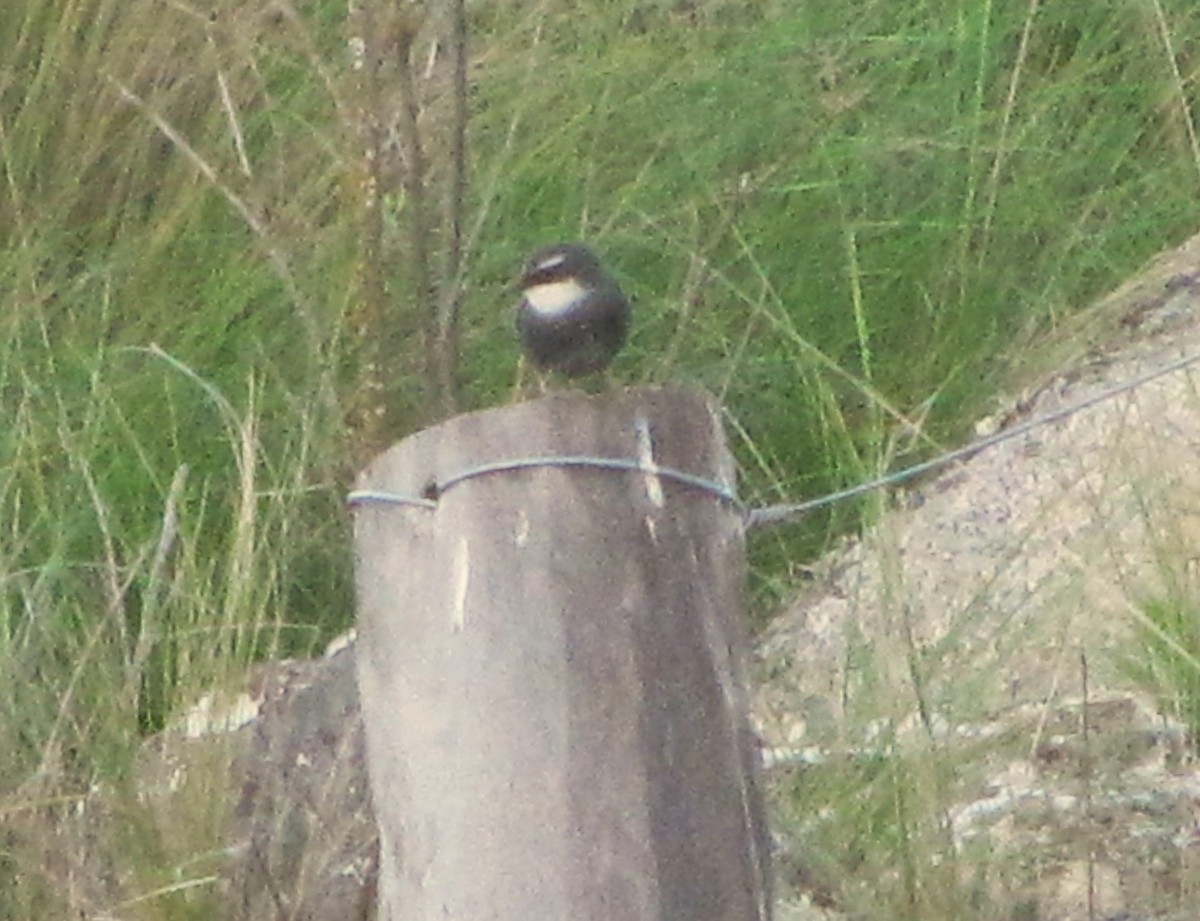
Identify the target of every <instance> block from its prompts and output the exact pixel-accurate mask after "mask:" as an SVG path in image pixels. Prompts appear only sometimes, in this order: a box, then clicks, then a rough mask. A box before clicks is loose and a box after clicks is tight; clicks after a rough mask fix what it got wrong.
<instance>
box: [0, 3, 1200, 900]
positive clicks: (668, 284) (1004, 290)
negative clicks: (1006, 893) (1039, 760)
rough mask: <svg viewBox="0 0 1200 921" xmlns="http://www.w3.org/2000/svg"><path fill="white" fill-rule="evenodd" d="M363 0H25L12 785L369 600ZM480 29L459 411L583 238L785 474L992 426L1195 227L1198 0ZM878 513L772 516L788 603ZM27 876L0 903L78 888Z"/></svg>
mask: <svg viewBox="0 0 1200 921" xmlns="http://www.w3.org/2000/svg"><path fill="white" fill-rule="evenodd" d="M280 10H282V12H280ZM210 13H211V15H210ZM343 17H344V5H342V4H338V3H332V2H313V3H309V4H305V5H303V6H302V7H300V8H298V9H295V10H293V9H291V8H290V7H287V6H281V7H275V8H272V10H271V11H268V10H266V9H261V10H260V9H256V8H254V7H250V6H239V5H236V4H233V3H226V2H224V0H212V2H211V3H209V4H208V5H206V6H204V7H200V6H191V5H188V4H159V3H156V2H150V0H120V2H118V0H51V2H46V0H38V2H35V0H11V2H7V3H5V4H3V6H2V7H0V299H2V300H0V303H2V304H3V309H2V310H0V396H2V399H0V675H3V676H4V677H5V681H4V682H3V683H2V685H0V739H3V740H4V742H3V744H0V819H2V818H3V817H4V816H5V815H18V814H21V813H22V812H25V811H28V810H29V809H31V808H33V807H35V806H36V807H38V808H42V807H45V808H47V809H51V810H52V809H53V808H68V807H69V804H70V802H71V801H72V797H75V796H77V795H81V794H82V793H83V792H84V791H86V790H87V788H88V786H89V784H90V783H92V782H93V781H94V780H95V779H96V778H98V777H107V778H113V777H120V776H122V774H123V772H124V771H126V770H127V769H128V766H129V763H130V753H131V752H132V751H133V749H134V745H135V743H136V741H137V739H138V738H140V737H141V735H142V734H144V733H145V732H147V731H150V730H153V729H156V728H158V727H160V726H161V725H162V724H163V723H164V722H165V721H166V720H167V719H168V717H169V714H170V713H171V711H172V709H173V708H174V707H177V706H178V704H179V702H180V701H183V700H187V699H189V698H190V697H192V696H193V695H194V694H195V693H196V689H198V688H201V687H206V686H208V684H209V683H211V682H213V681H215V680H219V679H220V677H221V676H222V675H224V674H226V673H228V672H230V671H236V670H237V669H238V668H239V666H240V665H241V664H242V663H245V662H247V661H250V660H252V659H255V658H258V657H261V656H265V655H293V654H304V653H308V652H311V651H312V650H314V649H315V648H318V647H319V644H320V643H321V642H322V641H323V640H324V639H326V638H328V637H329V636H331V635H333V634H334V633H336V632H337V631H339V630H341V629H343V628H345V627H346V626H347V625H348V624H349V623H350V621H351V617H352V608H351V605H352V602H351V597H350V591H349V556H348V550H347V532H346V520H345V516H344V514H343V512H342V511H341V497H342V495H343V493H344V490H345V488H346V484H347V482H348V475H349V472H350V470H349V466H348V462H347V460H346V458H347V457H348V456H349V455H350V446H349V445H348V443H347V434H346V432H345V430H344V427H343V423H342V415H341V406H342V402H343V400H344V399H345V395H346V393H347V390H348V388H350V387H351V386H352V382H353V368H354V354H353V350H352V349H351V348H350V347H349V345H348V344H347V341H346V331H345V328H344V326H345V324H344V320H345V317H346V314H347V312H348V310H350V309H351V307H352V305H353V294H352V292H353V291H354V290H355V285H354V279H355V277H356V273H357V271H358V267H359V266H358V259H359V253H358V250H357V246H356V244H357V239H358V228H357V225H356V222H355V214H356V208H357V205H358V201H359V198H360V196H361V181H360V179H359V172H360V168H359V165H358V164H357V162H356V159H355V156H356V155H355V147H354V142H353V137H352V132H351V131H350V128H349V126H348V115H347V113H348V112H350V111H352V109H353V106H354V104H355V99H354V96H353V91H352V84H348V83H347V82H346V81H345V79H344V75H345V71H346V64H347V62H346V58H345V53H344V47H345V41H346V37H347V34H348V32H347V25H346V23H345V22H344V21H343ZM472 32H473V49H474V63H473V67H472V80H473V87H474V88H473V91H472V98H471V105H472V121H471V143H472V176H473V182H472V186H471V192H470V195H471V200H470V203H469V213H470V221H471V224H472V226H473V227H474V228H475V233H474V235H473V237H472V248H471V251H470V255H469V281H470V289H469V295H468V299H467V303H466V305H465V314H464V323H465V339H464V377H465V380H466V382H467V399H468V401H469V403H470V405H471V406H488V405H493V404H496V403H498V402H502V401H504V400H506V399H508V398H509V393H510V390H511V387H512V384H513V381H514V375H515V372H514V368H515V364H516V357H517V350H516V343H515V339H514V336H513V334H512V329H511V319H512V318H511V312H510V304H511V281H512V278H513V275H514V270H515V267H516V266H517V265H518V263H519V261H520V259H521V257H522V256H523V255H524V254H526V253H527V252H528V251H529V250H530V249H532V248H533V247H535V246H536V245H540V244H542V243H544V242H547V241H550V240H556V239H560V238H585V239H588V240H590V241H592V242H594V243H595V244H596V245H597V246H598V247H599V248H600V249H601V250H602V251H603V253H604V254H605V256H606V259H607V261H608V262H609V263H610V264H611V266H612V267H613V268H614V270H615V271H616V273H617V274H618V275H619V277H620V279H621V281H622V283H623V284H624V285H625V286H626V288H627V290H628V291H629V292H630V293H631V294H633V295H635V297H636V299H637V321H636V329H635V332H634V336H633V341H632V343H631V345H630V347H629V348H628V349H627V351H626V352H625V353H624V354H623V355H622V356H621V358H620V359H619V361H618V366H617V374H618V376H619V377H620V378H621V379H622V380H624V381H627V382H629V383H640V382H649V381H653V382H662V381H676V382H694V383H697V384H700V385H702V386H704V387H707V388H709V389H711V390H713V391H714V392H716V393H717V394H719V395H720V396H721V398H722V399H723V400H724V402H725V404H726V405H727V407H728V410H729V422H730V431H731V434H732V435H733V437H734V439H735V443H736V445H735V446H736V450H737V452H738V455H739V458H740V459H741V461H742V464H743V468H744V484H743V492H744V495H745V496H746V498H748V499H749V500H750V501H751V502H754V503H761V502H769V501H779V500H782V499H785V498H800V497H805V496H810V495H816V494H819V493H821V492H824V491H827V490H829V489H831V488H836V487H838V486H841V485H845V484H848V483H852V482H857V481H859V480H861V479H864V478H866V477H868V476H870V475H872V474H874V473H876V472H878V471H879V470H881V469H882V468H884V467H886V466H888V465H890V464H893V463H895V462H897V461H898V460H900V459H903V458H905V457H909V456H915V454H916V453H920V452H927V451H928V450H930V449H931V448H932V447H933V446H934V445H936V444H942V443H951V442H954V441H956V440H958V439H960V438H961V436H962V435H963V433H964V432H966V431H967V429H968V426H969V423H970V421H971V420H972V419H973V418H974V417H975V416H976V415H977V414H979V413H980V412H982V411H985V410H986V409H988V408H990V405H991V403H990V401H991V400H992V398H993V395H994V394H995V392H996V390H997V388H999V387H1001V386H1002V385H1003V384H1004V383H1005V382H1006V380H1007V375H1008V369H1009V368H1010V364H1011V358H1012V356H1015V355H1017V354H1023V353H1024V352H1025V349H1026V348H1027V347H1028V345H1029V343H1031V342H1035V341H1036V340H1037V339H1038V337H1039V336H1042V335H1044V334H1046V333H1047V332H1051V331H1053V330H1054V328H1055V327H1056V326H1057V325H1058V324H1059V323H1060V322H1061V321H1062V320H1063V318H1065V317H1066V316H1068V315H1069V314H1070V313H1071V311H1073V310H1075V309H1077V308H1079V307H1080V306H1082V305H1085V304H1087V303H1088V301H1089V300H1090V299H1091V298H1093V297H1094V296H1096V295H1097V294H1099V293H1101V292H1103V291H1104V290H1105V289H1107V288H1109V287H1111V286H1113V285H1115V284H1116V283H1117V282H1118V281H1120V280H1121V279H1122V278H1123V277H1124V276H1125V275H1126V274H1128V273H1129V272H1130V271H1132V270H1134V269H1135V268H1137V267H1138V266H1139V265H1140V264H1141V263H1142V262H1143V260H1145V259H1146V258H1147V257H1148V256H1149V255H1151V254H1152V253H1154V252H1155V251H1157V250H1159V249H1161V248H1163V247H1165V246H1168V245H1170V244H1172V243H1175V242H1178V241H1179V240H1181V239H1183V238H1184V237H1186V236H1187V235H1189V234H1190V233H1192V232H1194V231H1195V229H1196V223H1197V221H1196V218H1195V213H1194V212H1195V207H1194V202H1195V200H1196V198H1197V193H1198V192H1200V150H1198V148H1197V141H1196V134H1195V123H1194V121H1195V120H1194V106H1193V100H1194V97H1195V93H1196V73H1197V66H1198V64H1197V52H1198V49H1200V10H1197V9H1196V8H1195V7H1194V4H1192V3H1186V2H1182V0H1175V2H1172V3H1160V2H1146V3H1143V2H1128V0H1123V2H1117V0H1104V2H1096V3H1089V4H1061V3H1060V4H1055V3H1049V4H1039V3H1036V2H1032V3H1030V4H1027V5H1022V4H1013V3H1007V4H999V3H995V4H994V3H988V2H976V3H962V4H946V3H940V2H933V0H908V2H899V0H867V2H864V3H859V4H854V5H844V4H829V3H809V2H787V3H783V2H781V3H769V2H763V3H753V4H748V3H734V2H723V0H712V2H707V3H697V4H684V3H674V2H641V3H633V2H625V0H617V2H612V3H606V4H598V5H593V6H590V7H586V8H579V7H578V6H569V5H566V4H560V3H558V2H556V0H545V2H543V3H540V4H535V5H529V4H523V3H493V4H477V5H475V7H473V8H472ZM222 86H224V87H225V89H226V91H227V94H228V101H223V97H222ZM164 127H166V128H167V129H169V130H170V131H173V132H175V133H176V134H177V136H176V137H175V138H171V137H168V136H167V135H166V133H164ZM182 139H186V144H187V147H186V148H185V147H184V146H183V144H182V143H181V140H182ZM239 145H241V149H239ZM202 167H203V168H202ZM205 170H208V174H207V175H206V174H205ZM243 206H244V210H243V211H241V212H239V208H242V207H243ZM388 206H389V209H390V219H391V220H394V221H395V222H397V223H398V222H399V221H401V220H402V212H403V202H402V201H401V200H400V199H399V197H398V196H397V197H391V198H389V199H388ZM247 213H250V214H251V215H253V216H256V217H257V218H260V219H261V220H262V221H263V225H262V226H265V227H267V228H268V230H267V231H266V232H262V231H256V230H255V229H253V227H252V225H251V222H248V220H247ZM281 266H286V268H281ZM390 271H391V272H392V275H393V277H392V279H391V281H392V282H393V283H394V284H395V285H396V286H397V287H399V286H400V285H402V284H403V273H404V265H403V263H402V262H400V263H397V264H396V265H394V266H392V267H390ZM412 328H413V321H412V319H411V317H406V316H404V315H400V316H397V318H396V329H397V330H398V333H397V336H398V341H399V342H400V343H401V345H400V346H399V347H401V348H410V349H411V346H409V345H405V342H406V340H405V339H404V336H406V335H407V334H408V333H410V332H411V330H412ZM152 344H155V345H157V346H160V347H161V349H162V351H158V350H155V349H151V348H150V346H151V345H152ZM412 361H413V367H414V368H415V366H416V356H415V355H413V356H412ZM415 388H416V384H415V372H414V382H413V384H412V388H411V389H413V390H415ZM397 390H398V392H400V393H401V394H403V393H406V392H408V382H406V381H399V382H398V383H397ZM918 431H919V433H920V434H919V435H918V434H917V432H918ZM861 514H862V511H861V510H860V509H855V508H846V507H843V508H838V509H835V510H833V511H831V512H830V513H829V514H828V515H826V516H822V517H819V518H818V517H814V518H813V519H812V520H809V521H807V522H805V523H803V524H802V525H798V526H795V527H791V528H787V529H782V530H778V531H775V532H773V533H772V534H770V535H768V536H765V537H761V538H758V539H757V540H756V541H755V542H754V545H753V546H752V548H751V549H752V554H753V559H752V562H753V579H754V589H755V599H756V611H757V616H760V617H762V616H766V615H767V614H769V612H770V610H771V608H772V606H773V605H774V604H775V602H776V601H778V600H781V599H784V598H786V597H787V595H788V591H789V586H790V585H791V584H792V582H791V579H792V573H793V572H794V570H795V567H796V566H798V565H799V564H802V563H803V561H804V560H805V559H808V558H810V557H811V556H812V555H813V554H815V553H817V552H819V551H820V549H821V548H822V547H824V546H825V545H826V544H827V543H828V541H829V540H830V539H831V537H833V536H836V535H837V534H840V533H844V532H845V531H846V530H847V529H849V528H853V527H855V526H856V525H857V524H858V523H859V521H860V515H861ZM55 804H57V805H55ZM0 850H2V849H0ZM14 854H15V851H12V852H9V851H4V852H2V853H0V875H3V873H4V872H5V869H6V865H15V861H16V860H17V858H16V856H14ZM21 878H22V880H23V882H22V884H21V886H19V887H18V888H17V890H15V892H16V894H15V895H14V896H12V899H13V901H12V903H11V905H5V903H4V900H5V898H6V896H5V895H4V894H0V915H4V914H5V909H8V910H9V913H10V914H11V915H12V916H13V917H30V918H33V917H46V916H48V915H46V914H45V911H46V909H45V905H46V904H47V902H46V901H45V900H47V899H52V896H51V895H50V894H48V891H47V889H48V881H47V880H41V881H39V880H38V879H37V878H36V876H34V877H31V876H29V875H28V873H26V875H25V876H22V877H21ZM168 914H169V912H168Z"/></svg>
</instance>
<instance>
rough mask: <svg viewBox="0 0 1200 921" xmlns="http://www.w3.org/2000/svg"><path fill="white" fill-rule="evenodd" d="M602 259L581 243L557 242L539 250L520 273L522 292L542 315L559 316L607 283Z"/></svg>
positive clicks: (527, 300) (531, 305)
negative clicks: (601, 262) (601, 263)
mask: <svg viewBox="0 0 1200 921" xmlns="http://www.w3.org/2000/svg"><path fill="white" fill-rule="evenodd" d="M605 277H606V276H605V274H604V269H603V268H602V267H601V265H600V260H599V259H598V258H597V257H596V254H595V253H593V252H592V251H591V250H590V249H588V248H587V247H586V246H583V245H582V244H579V243H558V244H556V245H554V246H547V247H545V248H543V249H540V250H538V251H537V252H536V253H534V254H533V256H532V257H531V258H530V260H529V262H528V263H527V264H526V265H525V270H524V272H523V273H522V274H521V293H522V294H523V295H524V297H525V300H526V302H527V303H528V304H529V306H530V308H532V310H533V311H534V312H535V313H537V314H538V315H540V316H546V317H550V316H557V315H559V314H562V313H565V312H567V311H570V310H571V309H572V308H574V307H576V306H577V305H578V304H579V303H580V302H581V301H582V300H583V299H584V298H585V297H586V296H587V295H588V294H591V293H592V292H593V291H594V290H595V289H596V287H597V286H598V285H600V284H602V283H603V282H604V280H605Z"/></svg>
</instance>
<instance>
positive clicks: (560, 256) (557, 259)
mask: <svg viewBox="0 0 1200 921" xmlns="http://www.w3.org/2000/svg"><path fill="white" fill-rule="evenodd" d="M566 261H567V256H566V254H565V253H555V254H554V255H553V256H547V257H546V258H545V259H543V260H542V261H541V262H539V263H537V264H536V265H534V267H533V268H534V270H535V271H537V272H544V271H546V269H553V268H556V267H557V266H560V265H562V264H563V263H564V262H566Z"/></svg>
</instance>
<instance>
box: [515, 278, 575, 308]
mask: <svg viewBox="0 0 1200 921" xmlns="http://www.w3.org/2000/svg"><path fill="white" fill-rule="evenodd" d="M587 293H588V292H587V288H585V287H583V285H581V284H580V283H579V282H577V281H576V280H575V279H574V278H568V279H565V280H564V281H548V282H546V283H545V284H541V285H533V286H532V287H530V288H526V289H525V300H527V301H528V302H529V306H530V307H532V308H533V312H534V313H537V314H540V315H541V316H544V317H553V316H558V315H559V314H563V313H566V312H568V311H569V310H571V308H573V307H574V306H575V305H576V304H578V303H579V302H580V301H581V300H583V298H584V297H585V296H586V295H587Z"/></svg>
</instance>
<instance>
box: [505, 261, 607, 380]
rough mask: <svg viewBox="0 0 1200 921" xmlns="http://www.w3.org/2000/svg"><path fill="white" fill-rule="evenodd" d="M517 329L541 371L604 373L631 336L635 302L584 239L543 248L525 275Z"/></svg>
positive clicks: (567, 373)
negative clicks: (630, 309)
mask: <svg viewBox="0 0 1200 921" xmlns="http://www.w3.org/2000/svg"><path fill="white" fill-rule="evenodd" d="M521 294H522V297H521V306H520V307H518V308H517V332H518V333H519V334H520V336H521V346H522V348H524V350H525V354H526V355H527V356H528V357H529V360H530V362H532V364H533V366H534V367H535V368H537V369H538V370H540V371H557V372H558V373H559V374H564V375H566V376H567V377H583V376H584V375H587V374H595V373H596V372H597V371H603V370H604V369H605V368H607V367H608V366H609V365H610V364H611V363H612V360H613V358H614V357H616V354H617V352H619V351H621V346H623V345H624V344H625V338H626V336H628V335H629V300H628V298H626V297H625V294H624V292H622V291H621V288H620V286H619V285H618V284H617V282H616V280H615V279H614V278H613V277H612V276H611V275H609V274H608V272H606V271H605V270H604V266H602V265H601V264H600V260H599V259H598V258H596V254H595V253H593V252H592V251H591V250H590V249H588V248H587V247H586V246H583V245H582V244H579V243H559V244H557V245H555V246H547V247H545V248H544V249H540V250H538V251H537V252H536V253H534V254H533V256H532V258H530V260H529V262H528V264H526V266H525V271H524V273H523V274H522V275H521Z"/></svg>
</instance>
